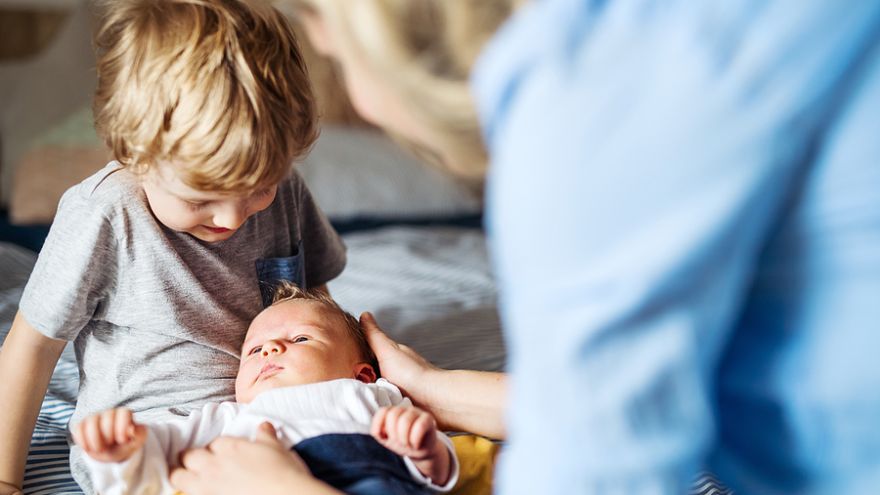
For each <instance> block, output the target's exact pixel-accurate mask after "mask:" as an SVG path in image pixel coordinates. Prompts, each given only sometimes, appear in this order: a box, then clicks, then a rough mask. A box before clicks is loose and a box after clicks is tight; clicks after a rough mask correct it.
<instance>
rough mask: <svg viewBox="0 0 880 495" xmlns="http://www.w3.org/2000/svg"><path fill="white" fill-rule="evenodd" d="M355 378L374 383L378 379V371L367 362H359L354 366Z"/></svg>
mask: <svg viewBox="0 0 880 495" xmlns="http://www.w3.org/2000/svg"><path fill="white" fill-rule="evenodd" d="M354 378H355V380H358V381H360V382H364V383H374V382H375V381H376V371H375V370H374V369H373V367H372V366H370V365H369V364H367V363H358V364H356V365H355V367H354Z"/></svg>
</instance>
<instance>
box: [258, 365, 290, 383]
mask: <svg viewBox="0 0 880 495" xmlns="http://www.w3.org/2000/svg"><path fill="white" fill-rule="evenodd" d="M283 369H284V368H283V367H281V366H278V365H277V364H274V363H266V364H264V365H263V367H262V368H260V374H259V375H258V376H257V380H261V379H263V378H269V377H270V376H273V375H276V374H278V373H280V372H281V370H283Z"/></svg>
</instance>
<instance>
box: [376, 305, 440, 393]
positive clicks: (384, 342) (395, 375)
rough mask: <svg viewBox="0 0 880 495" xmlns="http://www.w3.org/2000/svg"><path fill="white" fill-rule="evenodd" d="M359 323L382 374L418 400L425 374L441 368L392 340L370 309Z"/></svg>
mask: <svg viewBox="0 0 880 495" xmlns="http://www.w3.org/2000/svg"><path fill="white" fill-rule="evenodd" d="M361 327H363V329H364V333H365V334H366V336H367V342H368V343H369V344H370V347H371V348H372V349H373V352H374V353H376V358H377V359H378V360H379V372H380V374H381V375H382V377H383V378H386V379H388V380H389V381H390V382H391V383H393V384H395V385H397V387H399V388H400V389H401V390H402V391H403V392H404V393H405V394H406V395H408V396H410V397H412V398H413V400H415V401H416V402H417V403H419V402H422V400H420V399H421V398H422V397H423V396H424V395H425V394H424V393H423V390H422V389H423V388H425V387H424V386H425V377H426V375H428V374H430V373H432V372H436V371H440V369H439V368H437V367H436V366H434V365H432V364H431V363H429V362H428V361H427V360H426V359H425V358H423V357H422V356H420V355H419V354H418V353H417V352H416V351H414V350H412V349H411V348H410V347H409V346H405V345H403V344H398V343H397V342H395V341H393V340H391V338H389V337H388V336H387V335H385V332H383V331H382V329H380V328H379V325H378V324H377V323H376V319H375V318H373V315H372V314H371V313H363V314H361Z"/></svg>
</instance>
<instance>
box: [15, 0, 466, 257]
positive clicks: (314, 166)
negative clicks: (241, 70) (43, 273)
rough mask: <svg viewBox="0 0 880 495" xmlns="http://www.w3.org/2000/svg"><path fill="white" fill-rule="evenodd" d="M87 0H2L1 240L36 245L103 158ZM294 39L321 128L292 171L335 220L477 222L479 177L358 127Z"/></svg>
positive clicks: (328, 71)
mask: <svg viewBox="0 0 880 495" xmlns="http://www.w3.org/2000/svg"><path fill="white" fill-rule="evenodd" d="M89 3H90V2H88V1H86V0H0V215H2V216H0V241H8V242H14V243H17V244H20V245H23V246H25V247H28V248H30V249H33V250H38V249H39V247H40V245H41V243H42V239H43V237H44V236H45V234H46V231H47V227H48V225H49V224H51V221H52V217H53V215H54V212H55V207H56V205H57V203H58V200H59V198H60V197H61V194H62V193H63V192H64V191H65V190H66V189H67V188H69V187H71V186H73V185H74V184H76V183H78V182H79V181H81V180H82V179H84V178H86V177H88V176H89V175H91V174H92V173H94V172H95V171H97V170H98V169H99V168H101V167H102V166H103V165H105V164H106V163H107V161H109V159H110V158H111V157H110V156H109V154H108V152H107V150H106V148H105V147H104V146H103V144H102V143H101V142H100V140H99V139H98V138H97V136H96V135H95V133H94V130H93V126H92V114H91V109H90V105H91V98H92V91H93V88H94V86H95V72H94V65H95V64H94V57H93V53H92V48H91V32H92V27H93V9H92V8H90V5H89ZM278 5H279V7H280V8H281V9H282V10H284V8H283V6H284V5H283V3H278ZM300 40H301V42H302V44H303V51H304V53H305V56H306V60H307V62H308V65H309V70H310V74H311V77H312V79H313V83H314V84H313V85H314V88H315V92H316V96H317V99H318V104H319V108H320V111H321V115H322V123H323V128H324V131H323V133H322V137H321V139H320V140H319V142H318V143H317V145H316V147H315V150H314V152H313V153H312V154H311V156H310V157H309V159H307V160H306V163H304V164H301V165H300V171H301V173H302V174H303V176H304V177H305V178H306V181H307V182H308V183H309V186H310V187H311V188H312V190H313V192H314V193H315V195H316V196H317V197H318V202H319V203H320V204H321V206H322V207H323V208H324V209H325V211H326V212H327V213H328V214H329V215H330V216H331V218H332V219H333V220H334V223H336V224H337V226H338V228H340V229H341V230H344V231H348V230H351V229H359V228H362V227H370V228H373V227H376V226H377V225H386V224H391V223H393V224H399V223H408V224H412V223H417V224H424V223H437V222H439V223H443V224H450V223H451V224H453V225H462V224H463V225H466V226H471V227H478V226H479V223H480V219H479V216H480V211H481V199H480V193H479V185H476V186H475V185H473V184H469V185H468V184H463V183H460V182H458V181H456V180H455V179H454V178H452V177H450V176H448V175H447V174H446V173H444V172H442V171H440V170H437V169H434V168H432V167H430V166H427V165H425V164H424V163H422V162H421V161H419V160H417V159H416V158H414V157H413V156H411V155H410V154H409V153H407V152H405V151H404V150H402V149H401V148H400V147H398V146H397V145H396V144H395V143H394V142H393V141H391V140H390V139H388V138H387V137H385V136H384V135H383V134H382V133H380V132H379V131H377V130H376V129H373V128H371V127H370V126H368V125H367V124H365V123H364V122H363V121H362V120H361V119H359V118H358V117H357V115H356V114H355V112H354V111H353V109H352V108H351V105H350V103H349V101H348V98H347V96H346V94H345V91H343V88H342V84H341V80H340V78H339V77H338V76H337V74H336V73H335V71H334V68H333V66H332V65H331V64H330V63H329V62H328V61H327V60H324V59H322V58H320V57H318V56H316V54H315V53H314V51H313V50H312V49H311V48H310V47H309V46H308V44H307V40H306V39H305V36H302V35H301V36H300Z"/></svg>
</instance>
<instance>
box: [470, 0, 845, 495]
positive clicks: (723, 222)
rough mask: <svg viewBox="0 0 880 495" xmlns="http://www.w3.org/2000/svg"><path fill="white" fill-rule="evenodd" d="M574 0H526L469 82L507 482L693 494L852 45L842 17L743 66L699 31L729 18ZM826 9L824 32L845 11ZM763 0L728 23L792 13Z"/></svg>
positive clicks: (516, 487)
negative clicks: (755, 302)
mask: <svg viewBox="0 0 880 495" xmlns="http://www.w3.org/2000/svg"><path fill="white" fill-rule="evenodd" d="M575 3H576V2H553V1H550V2H541V3H536V4H534V5H533V6H531V8H532V9H534V10H533V11H531V12H528V11H526V12H528V15H529V16H530V18H528V19H527V18H526V17H520V18H519V19H518V20H519V21H520V22H522V23H523V24H522V25H511V26H509V28H511V29H510V30H508V31H507V32H506V34H510V35H511V36H508V37H504V38H501V39H497V40H495V41H493V46H492V47H490V50H491V49H493V48H494V49H495V51H494V52H492V53H491V54H490V55H489V56H488V57H487V58H484V59H483V60H482V63H483V66H482V67H481V68H480V69H479V71H480V72H479V74H478V78H477V80H476V84H477V90H478V92H479V94H480V96H481V97H484V98H482V99H483V100H484V101H486V102H488V101H491V100H493V99H495V100H501V101H500V102H498V103H497V104H498V105H499V108H498V109H491V108H488V106H487V107H485V108H484V111H485V112H486V113H484V115H483V116H484V118H485V119H486V128H487V131H488V132H487V136H488V139H489V146H490V151H491V155H492V156H493V163H492V167H491V171H490V177H489V184H490V188H489V194H488V196H489V197H488V208H489V211H490V214H489V220H488V223H489V225H488V228H489V231H490V234H492V236H491V244H490V249H491V252H492V254H493V257H494V261H495V268H496V273H497V275H498V279H499V284H500V298H501V300H500V305H501V312H502V319H503V323H504V326H505V331H506V335H507V337H508V338H507V342H508V344H509V356H510V369H511V370H512V379H511V391H510V405H509V407H508V409H507V410H508V415H507V420H508V427H509V431H510V438H511V441H510V443H509V445H508V446H507V448H506V452H505V454H504V455H503V456H502V457H501V459H500V460H501V462H500V468H499V480H500V482H499V493H504V494H514V493H523V494H525V493H569V492H570V491H571V487H579V490H580V491H582V492H583V493H630V494H638V493H657V494H659V493H670V494H672V493H683V492H685V491H686V490H687V487H688V484H689V482H690V476H691V475H692V474H693V473H695V472H696V470H697V469H698V468H699V466H700V464H701V463H702V462H703V461H704V459H705V455H706V453H707V451H708V449H709V446H710V445H712V442H713V440H714V439H713V435H714V429H713V427H714V425H713V413H714V411H713V407H714V404H713V403H712V399H713V397H712V395H711V394H712V392H713V388H712V387H713V385H712V380H714V379H715V376H714V373H715V372H716V371H717V366H718V363H719V361H720V358H721V352H722V350H723V348H724V345H725V343H726V342H727V339H728V338H729V337H730V335H731V331H732V329H734V328H736V325H738V324H740V323H741V318H742V317H743V316H744V313H743V308H744V307H745V305H746V304H748V298H749V296H750V294H749V290H750V284H751V283H752V281H753V280H754V277H755V276H756V274H757V273H758V270H759V268H761V265H760V264H759V260H760V257H761V256H762V254H763V252H764V249H765V248H766V247H767V245H768V242H770V241H771V240H772V239H773V237H774V236H775V235H776V234H777V232H778V231H774V229H777V228H778V227H779V225H780V223H781V222H782V220H783V219H784V216H785V215H787V214H788V213H789V211H787V209H788V208H790V207H791V204H792V203H791V202H792V201H793V200H795V199H796V198H797V194H798V191H799V188H800V184H801V183H802V182H801V181H802V180H803V175H804V174H806V173H807V167H809V166H810V165H809V162H808V160H809V156H810V152H809V149H810V147H811V146H812V143H811V139H813V136H812V135H811V134H810V132H811V129H816V128H818V127H821V125H823V124H822V123H821V120H820V119H822V118H823V115H824V111H825V110H826V109H827V108H822V107H821V104H825V103H827V102H825V101H823V102H822V103H821V104H820V103H818V102H819V101H820V100H819V94H820V93H819V91H820V86H821V84H825V83H827V80H826V79H825V78H826V77H836V75H837V74H840V73H841V72H839V71H837V70H824V69H823V68H822V67H823V65H822V64H815V62H816V61H817V60H818V58H813V54H815V53H820V52H821V53H823V57H825V56H827V59H825V60H823V63H826V65H824V67H837V66H838V64H839V63H842V61H843V60H846V57H845V56H842V55H843V54H842V53H836V52H835V51H833V50H827V51H823V50H824V48H823V49H822V50H819V49H817V48H816V46H817V45H815V44H814V43H819V44H823V43H824V44H825V45H824V46H826V47H827V46H828V40H829V38H833V36H840V38H839V39H844V35H843V34H842V33H844V32H847V31H849V30H847V29H846V25H845V24H839V23H838V24H834V27H835V32H834V34H833V35H832V34H828V33H825V32H823V31H824V30H825V28H822V29H820V30H816V31H814V32H813V31H809V30H805V31H794V30H792V31H788V32H783V31H782V30H768V31H761V32H762V33H765V34H768V36H771V38H773V37H777V36H785V37H786V38H784V39H779V38H774V39H772V40H765V41H766V45H761V47H760V48H759V47H757V46H754V45H750V46H749V47H748V48H749V49H754V50H757V51H759V52H760V53H761V54H762V58H761V61H762V63H761V64H759V65H755V66H744V65H739V66H728V65H726V64H727V63H728V62H730V61H732V60H739V58H738V57H737V56H729V57H728V58H724V57H720V56H719V58H713V55H719V54H722V55H723V54H724V53H725V52H724V51H723V50H722V48H726V45H724V46H720V47H716V48H719V51H718V52H714V54H713V52H712V49H711V48H710V46H711V43H712V42H723V41H725V40H718V39H713V40H711V41H710V40H706V42H707V43H703V44H700V43H696V41H695V40H697V39H702V38H701V36H703V35H705V34H706V33H708V32H710V31H712V32H728V31H724V30H721V29H719V30H710V29H706V26H701V25H697V24H689V23H688V22H682V23H681V24H680V25H679V24H670V23H668V22H667V21H669V22H671V19H674V18H675V16H672V15H669V16H667V15H665V14H664V15H657V16H656V17H655V16H654V13H648V12H639V13H638V14H635V13H633V12H626V13H624V10H625V9H627V8H628V7H631V4H628V3H627V2H610V3H609V2H605V3H604V4H603V5H605V6H607V7H608V9H615V8H617V9H618V10H615V11H613V12H607V11H606V12H603V13H602V14H601V15H603V16H605V18H603V19H600V20H596V19H595V18H593V19H592V20H593V21H595V22H588V21H587V19H591V13H589V12H580V11H579V12H564V11H562V10H563V9H564V8H569V7H571V8H574V7H572V6H573V5H574V4H575ZM586 4H587V3H583V2H582V3H577V5H584V6H586ZM822 5H823V7H822V9H824V10H825V11H824V12H820V10H822V9H816V11H814V12H810V13H809V15H810V16H811V19H812V20H815V21H817V22H816V24H815V25H817V26H824V25H825V23H824V22H821V21H820V19H822V18H823V17H827V18H834V17H836V14H835V13H834V11H833V10H832V8H833V7H832V4H831V3H828V4H824V3H823V4H822ZM583 8H584V9H586V8H587V7H583ZM554 9H556V10H555V11H554ZM777 10H778V9H777ZM764 13H765V12H761V13H757V12H742V14H743V15H742V17H741V18H739V19H740V20H742V21H743V24H741V25H735V24H736V23H733V24H732V25H728V26H725V29H730V30H731V31H732V32H736V33H737V37H738V38H737V39H741V40H754V39H755V37H756V36H757V35H758V34H759V32H751V31H750V29H751V28H752V27H753V26H764V25H765V24H767V23H769V25H770V26H773V27H777V26H779V25H781V24H784V23H785V22H786V21H785V19H783V18H771V19H760V21H761V22H758V21H759V20H758V19H754V18H750V16H752V15H754V16H759V15H763V14H764ZM557 14H558V15H557ZM562 14H565V15H562ZM618 14H619V15H618ZM630 15H631V17H628V16H630ZM685 18H686V17H685V16H681V18H678V19H679V20H682V19H685ZM621 19H624V20H623V21H621ZM686 19H688V20H689V21H692V20H694V19H699V16H693V17H692V18H691V17H687V18H686ZM746 19H748V20H747V21H746ZM612 20H614V21H621V22H620V24H614V22H613V21H612ZM532 21H534V22H532ZM542 21H552V24H550V23H547V24H541V22H542ZM602 21H605V23H604V24H603V22H602ZM547 25H553V26H554V28H553V30H547ZM612 25H613V26H614V27H612ZM801 27H803V26H799V28H801ZM518 28H520V29H518ZM529 28H533V29H534V31H535V32H542V33H553V35H552V36H545V37H528V36H525V34H528V33H529ZM594 28H595V30H593V29H594ZM829 29H830V27H829ZM771 31H772V34H770V33H771ZM513 33H515V36H514V34H513ZM819 33H822V36H821V37H820V36H818V35H819ZM846 36H849V33H848V34H847V35H846ZM853 36H855V35H853ZM820 38H821V41H820ZM538 39H540V40H541V41H539V42H536V41H535V40H538ZM846 39H849V38H846ZM792 46H797V47H799V48H798V49H796V50H793V51H792V52H788V51H786V49H787V47H792ZM520 49H522V51H519V50H520ZM739 49H742V50H746V47H745V46H743V47H740V48H739ZM542 50H543V51H542ZM536 52H537V53H538V54H539V55H536V56H535V58H534V59H533V60H532V59H530V60H526V61H523V60H522V57H521V55H522V54H526V55H524V56H528V54H532V55H534V54H535V53H536ZM737 55H739V53H738V54H737ZM839 55H841V56H840V57H838V56H839ZM484 56H485V54H484ZM510 59H514V60H516V63H519V65H515V66H506V65H505V64H507V63H508V62H509V60H510ZM795 73H796V74H799V76H798V77H792V76H791V74H795ZM820 81H821V84H820ZM759 87H760V90H758V89H757V88H759ZM502 97H503V99H502ZM487 105H489V104H488V103H487ZM795 122H796V124H795ZM792 248H796V246H792ZM768 269H770V270H772V269H773V268H772V267H770V268H768ZM774 302H776V303H778V304H780V305H781V304H783V301H774ZM743 441H746V440H743Z"/></svg>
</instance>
